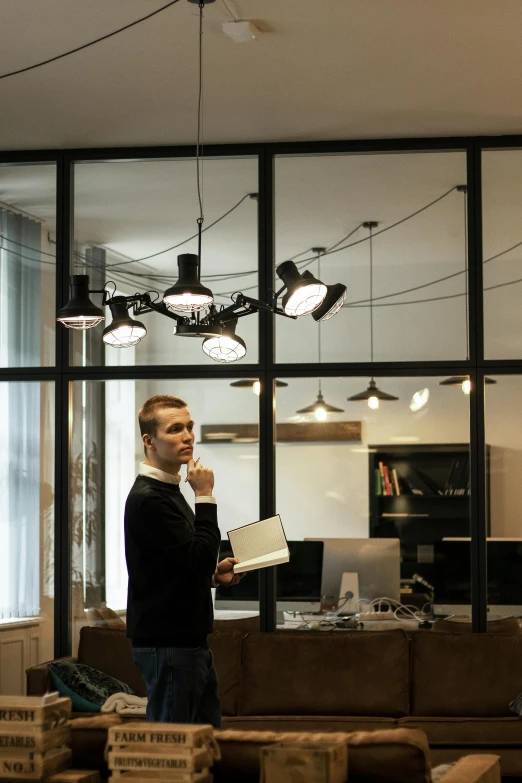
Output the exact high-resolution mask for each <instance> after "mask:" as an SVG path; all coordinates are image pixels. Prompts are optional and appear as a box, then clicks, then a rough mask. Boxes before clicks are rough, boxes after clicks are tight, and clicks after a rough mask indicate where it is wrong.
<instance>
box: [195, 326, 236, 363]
mask: <svg viewBox="0 0 522 783" xmlns="http://www.w3.org/2000/svg"><path fill="white" fill-rule="evenodd" d="M236 324H237V318H234V319H233V320H231V321H227V323H226V324H225V325H224V326H223V327H222V329H221V334H220V335H219V336H216V337H207V339H206V340H203V345H202V348H203V351H204V352H205V353H206V354H207V356H209V357H210V358H211V359H214V361H215V362H223V363H226V364H229V363H230V362H237V361H238V360H239V359H242V358H243V356H246V352H247V351H246V345H245V341H244V340H242V339H241V337H239V336H238V335H237V334H236Z"/></svg>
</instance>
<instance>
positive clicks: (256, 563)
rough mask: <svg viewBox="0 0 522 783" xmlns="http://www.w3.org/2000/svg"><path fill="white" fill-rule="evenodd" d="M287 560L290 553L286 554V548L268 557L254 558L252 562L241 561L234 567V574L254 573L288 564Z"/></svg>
mask: <svg viewBox="0 0 522 783" xmlns="http://www.w3.org/2000/svg"><path fill="white" fill-rule="evenodd" d="M289 560H290V553H289V552H288V547H286V548H285V549H280V550H279V552H271V553H270V554H269V555H262V556H261V557H254V559H253V560H243V561H242V562H241V563H238V564H237V565H235V566H234V573H236V574H240V573H242V572H243V571H254V570H255V569H257V568H266V567H268V566H272V565H279V564H280V563H288V561H289Z"/></svg>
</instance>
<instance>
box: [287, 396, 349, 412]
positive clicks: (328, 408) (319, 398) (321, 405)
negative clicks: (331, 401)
mask: <svg viewBox="0 0 522 783" xmlns="http://www.w3.org/2000/svg"><path fill="white" fill-rule="evenodd" d="M318 408H322V409H323V410H324V411H325V412H326V413H344V410H343V408H336V407H335V406H334V405H328V403H327V402H325V401H324V397H323V395H322V394H321V392H319V393H318V395H317V399H316V401H315V402H314V403H313V404H312V405H308V406H307V407H306V408H300V409H299V410H298V411H296V413H315V412H316V410H317V409H318Z"/></svg>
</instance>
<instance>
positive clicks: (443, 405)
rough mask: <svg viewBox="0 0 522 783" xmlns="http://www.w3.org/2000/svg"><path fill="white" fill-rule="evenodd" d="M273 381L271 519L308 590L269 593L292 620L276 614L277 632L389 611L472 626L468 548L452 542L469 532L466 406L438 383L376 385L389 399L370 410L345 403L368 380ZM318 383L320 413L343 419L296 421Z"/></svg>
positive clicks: (458, 393) (456, 392) (386, 381)
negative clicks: (290, 547)
mask: <svg viewBox="0 0 522 783" xmlns="http://www.w3.org/2000/svg"><path fill="white" fill-rule="evenodd" d="M281 380H283V381H285V382H287V383H288V387H287V388H284V387H283V388H280V389H279V390H278V391H277V447H276V459H277V471H276V476H277V505H276V508H277V511H278V512H279V514H280V515H281V519H282V521H283V525H284V528H285V532H286V536H287V538H288V540H289V541H290V542H296V543H295V544H294V546H296V547H300V549H301V550H303V551H302V552H300V551H299V549H298V548H297V549H296V555H295V559H294V563H293V568H294V570H296V572H297V571H298V570H299V569H297V565H298V561H299V560H300V559H302V562H303V564H306V567H307V568H308V570H307V573H308V574H309V583H308V585H304V584H303V581H302V580H301V581H299V580H298V579H297V577H295V579H294V581H293V582H292V579H291V578H290V577H291V576H292V574H290V575H288V574H287V575H283V576H284V579H285V583H286V582H288V581H290V582H292V584H291V587H289V588H287V587H285V591H286V594H285V595H283V594H282V592H281V591H280V590H279V588H278V591H279V598H280V606H279V608H280V609H282V610H283V611H285V610H291V609H292V602H293V604H294V607H295V609H296V610H298V611H299V612H300V613H302V614H297V615H296V616H295V618H294V617H292V615H291V614H289V613H286V614H284V615H283V617H284V620H285V624H286V627H292V626H294V627H295V626H298V627H307V623H310V622H317V621H318V619H317V617H315V619H314V617H312V618H311V616H309V615H310V612H318V611H322V612H323V613H324V612H325V611H327V612H332V611H338V612H340V613H341V614H347V615H349V616H353V615H354V614H355V613H357V612H363V611H371V610H372V609H373V610H379V607H380V611H388V610H391V611H395V609H396V608H397V607H398V605H399V602H400V603H402V604H405V605H408V606H409V607H410V609H409V610H408V609H406V610H402V611H400V612H399V615H401V616H402V617H404V618H405V619H406V620H408V621H411V622H413V624H414V625H415V624H416V620H415V615H417V616H420V612H421V611H422V609H423V608H424V609H425V610H426V611H429V609H430V604H434V607H435V612H436V614H437V615H438V616H443V615H448V614H454V613H458V614H462V613H463V614H467V615H470V567H469V552H470V548H469V540H468V541H466V542H465V545H464V547H462V546H460V542H455V541H452V540H451V539H454V538H464V539H466V537H468V536H469V530H470V525H469V514H470V510H469V486H468V476H469V453H468V452H469V397H468V396H467V395H466V394H464V393H463V392H462V389H461V388H460V387H448V386H442V385H440V382H441V381H443V380H445V379H443V378H434V377H431V378H430V377H419V378H379V379H375V380H376V383H377V387H378V388H379V389H380V390H381V391H383V392H386V393H388V394H391V395H393V396H394V397H398V399H397V400H392V401H382V400H381V401H380V402H379V406H378V408H370V407H369V406H368V404H367V403H366V402H360V401H349V400H348V399H347V398H349V397H352V396H353V395H356V394H358V393H360V392H361V391H363V390H365V389H366V388H367V387H368V379H367V378H362V377H361V378H328V379H323V380H322V381H321V382H320V381H319V379H313V378H282V379H281ZM319 383H321V392H322V394H323V397H324V403H326V404H327V405H329V406H335V407H336V408H337V409H342V410H339V411H338V412H336V413H330V412H329V413H327V414H326V418H325V416H324V414H323V415H322V416H321V418H322V419H323V420H318V419H317V417H316V414H315V413H314V412H309V413H304V412H303V408H306V407H309V406H311V405H313V404H314V401H315V400H316V399H317V395H318V391H319ZM318 542H319V543H320V542H323V553H322V563H321V561H320V562H319V567H320V566H321V565H322V571H321V570H320V571H319V572H318V571H317V568H318V563H317V559H318V555H317V552H315V553H314V552H313V551H312V545H314V546H315V547H317V546H318ZM457 544H458V546H457ZM462 548H464V549H465V553H464V556H463V553H462V551H461V549H462ZM457 549H458V553H457ZM311 563H314V564H315V565H314V568H312V565H311ZM284 568H287V566H279V570H280V573H281V574H282V571H283V569H284ZM314 569H315V570H314ZM289 571H290V569H289ZM292 573H293V572H292ZM292 590H293V591H294V592H293V594H292ZM347 593H353V597H351V598H347V595H346V594H347ZM281 604H282V605H281ZM412 612H413V614H412ZM280 618H281V615H280ZM368 619H369V618H365V620H366V621H368ZM337 620H338V618H334V619H333V620H332V617H327V618H325V619H324V621H326V622H331V621H334V622H336V621H337ZM376 622H377V621H376Z"/></svg>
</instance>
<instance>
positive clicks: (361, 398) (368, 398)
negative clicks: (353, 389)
mask: <svg viewBox="0 0 522 783" xmlns="http://www.w3.org/2000/svg"><path fill="white" fill-rule="evenodd" d="M398 399H399V398H398V397H394V395H393V394H388V393H387V392H383V391H382V389H379V388H378V386H377V384H376V383H375V379H374V378H372V379H371V381H370V383H369V385H368V388H367V389H365V390H364V391H362V392H359V394H353V395H352V396H351V397H348V400H349V401H350V402H367V403H368V407H369V408H373V410H377V408H378V407H379V403H380V402H390V401H391V400H398Z"/></svg>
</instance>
